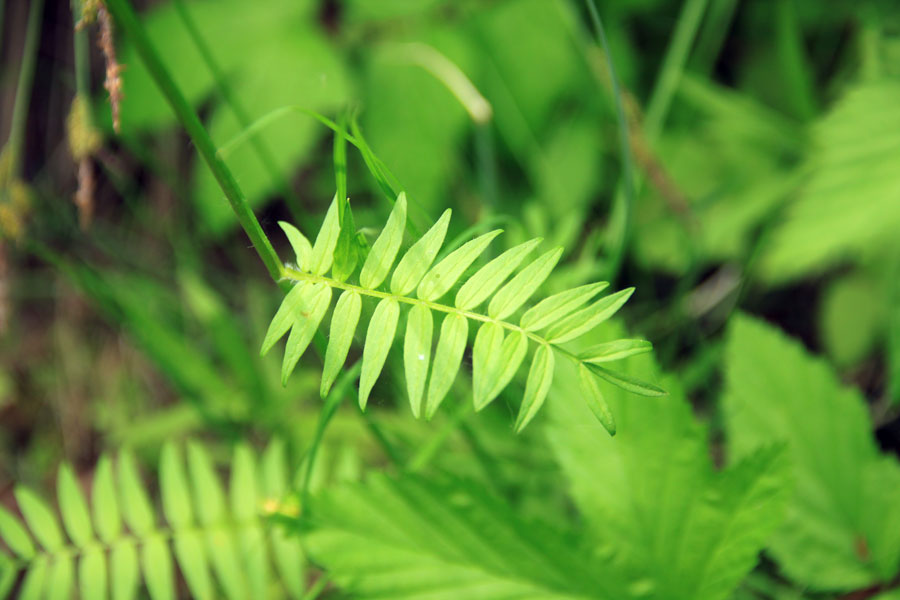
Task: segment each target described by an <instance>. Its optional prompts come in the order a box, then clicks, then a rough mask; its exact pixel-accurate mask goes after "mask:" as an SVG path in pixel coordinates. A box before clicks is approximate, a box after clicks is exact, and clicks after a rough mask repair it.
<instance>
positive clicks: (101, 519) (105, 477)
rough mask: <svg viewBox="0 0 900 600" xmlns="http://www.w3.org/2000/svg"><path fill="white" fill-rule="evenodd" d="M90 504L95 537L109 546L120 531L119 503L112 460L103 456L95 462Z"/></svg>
mask: <svg viewBox="0 0 900 600" xmlns="http://www.w3.org/2000/svg"><path fill="white" fill-rule="evenodd" d="M91 504H92V508H93V512H94V527H96V529H97V535H98V536H99V537H100V540H101V541H103V542H104V543H106V544H109V543H111V542H112V541H113V540H115V539H117V538H118V537H119V533H120V532H121V530H122V518H121V516H120V513H119V502H118V500H117V499H116V484H115V482H114V481H113V465H112V459H111V458H110V457H109V456H108V455H105V454H104V455H103V456H101V457H100V460H99V461H97V468H96V469H94V485H93V490H92V492H91Z"/></svg>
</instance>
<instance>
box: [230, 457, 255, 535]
mask: <svg viewBox="0 0 900 600" xmlns="http://www.w3.org/2000/svg"><path fill="white" fill-rule="evenodd" d="M256 488H257V475H256V456H255V455H254V453H253V450H252V449H251V448H250V446H249V445H248V444H247V443H246V442H241V443H239V444H238V445H237V446H235V447H234V458H233V459H232V461H231V482H230V483H229V485H228V490H229V493H230V496H231V514H232V515H233V516H234V518H235V519H236V520H237V521H240V522H244V521H250V520H251V519H254V518H255V517H256V516H257V489H256Z"/></svg>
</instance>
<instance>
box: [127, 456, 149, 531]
mask: <svg viewBox="0 0 900 600" xmlns="http://www.w3.org/2000/svg"><path fill="white" fill-rule="evenodd" d="M118 480H119V498H120V500H121V506H122V515H123V516H124V517H125V523H126V524H127V525H128V528H129V529H130V530H131V531H132V532H134V533H135V534H136V535H138V536H144V535H145V534H147V533H148V532H150V531H151V530H152V529H153V522H154V520H155V519H154V516H153V508H152V506H151V504H150V498H149V496H148V495H147V490H146V489H145V488H144V484H143V483H142V482H141V476H140V474H139V473H138V468H137V463H136V461H135V459H134V455H133V454H132V453H131V452H130V451H129V450H123V451H122V452H120V453H119V478H118Z"/></svg>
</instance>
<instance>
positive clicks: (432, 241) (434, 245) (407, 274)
mask: <svg viewBox="0 0 900 600" xmlns="http://www.w3.org/2000/svg"><path fill="white" fill-rule="evenodd" d="M451 212H452V211H451V210H450V209H449V208H448V209H447V210H445V211H444V214H442V215H441V218H440V219H438V221H437V223H435V224H434V225H432V226H431V229H429V230H428V231H427V232H425V235H423V236H422V237H421V239H419V240H418V241H417V242H416V243H415V244H413V245H412V247H410V249H409V250H407V251H406V254H404V255H403V258H401V259H400V262H399V264H397V268H396V269H394V275H393V276H392V277H391V293H392V294H396V295H398V296H406V295H407V294H409V293H410V292H411V291H413V290H414V289H415V287H416V286H417V285H418V284H419V281H421V280H422V277H424V276H425V272H426V271H427V270H428V267H430V266H431V263H432V262H433V261H434V257H435V256H437V253H438V252H439V251H440V249H441V246H442V245H443V243H444V236H445V235H447V226H448V225H449V224H450V214H451Z"/></svg>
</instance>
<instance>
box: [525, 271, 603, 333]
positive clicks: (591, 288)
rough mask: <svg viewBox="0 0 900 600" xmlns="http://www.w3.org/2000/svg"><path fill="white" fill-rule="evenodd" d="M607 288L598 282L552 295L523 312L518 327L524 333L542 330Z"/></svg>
mask: <svg viewBox="0 0 900 600" xmlns="http://www.w3.org/2000/svg"><path fill="white" fill-rule="evenodd" d="M607 286H609V284H608V283H607V282H605V281H600V282H597V283H589V284H588V285H582V286H580V287H577V288H574V289H571V290H566V291H564V292H560V293H558V294H554V295H553V296H550V297H549V298H546V299H544V300H541V301H540V302H538V303H537V304H536V305H535V306H534V307H533V308H530V309H528V310H527V311H525V314H524V315H522V319H521V320H520V321H519V325H521V326H522V329H524V330H525V331H538V330H539V329H543V328H544V327H547V326H548V325H552V324H553V323H556V322H557V321H559V320H560V319H562V318H563V317H565V316H567V315H568V314H569V313H571V312H572V311H574V310H577V309H578V308H580V307H581V306H582V305H584V304H585V303H586V302H588V301H590V299H591V298H593V297H594V296H596V295H597V294H599V293H600V292H601V291H603V290H604V289H605V288H606V287H607Z"/></svg>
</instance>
